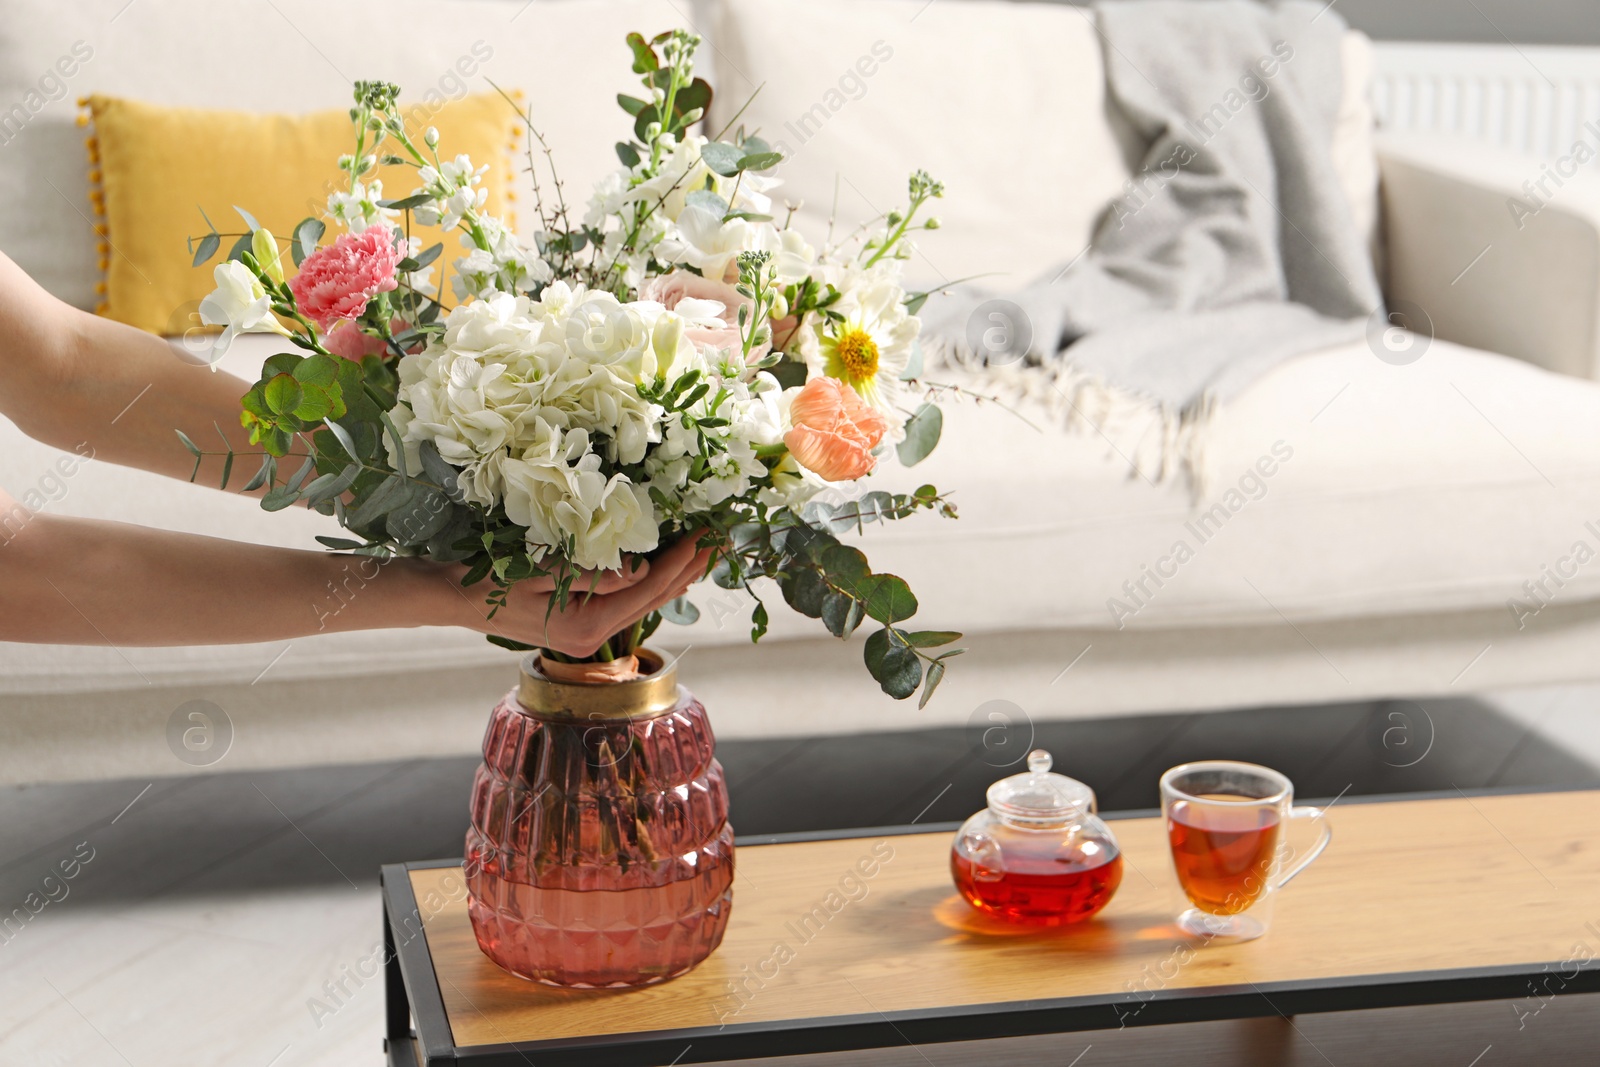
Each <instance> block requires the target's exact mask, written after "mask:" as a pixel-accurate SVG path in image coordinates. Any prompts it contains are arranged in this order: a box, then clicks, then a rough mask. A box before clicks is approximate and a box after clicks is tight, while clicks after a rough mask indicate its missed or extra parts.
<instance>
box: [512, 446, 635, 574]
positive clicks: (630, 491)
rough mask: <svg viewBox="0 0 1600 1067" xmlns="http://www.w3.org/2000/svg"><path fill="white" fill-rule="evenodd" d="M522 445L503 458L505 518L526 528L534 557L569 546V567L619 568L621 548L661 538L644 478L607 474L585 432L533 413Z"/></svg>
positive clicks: (631, 550) (626, 549) (625, 550)
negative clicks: (636, 479) (639, 481)
mask: <svg viewBox="0 0 1600 1067" xmlns="http://www.w3.org/2000/svg"><path fill="white" fill-rule="evenodd" d="M531 429H532V433H531V435H530V439H529V442H528V446H527V448H526V450H525V451H524V452H523V453H522V454H521V455H520V456H516V457H513V458H508V459H506V460H505V461H504V462H503V463H502V464H501V468H500V469H501V475H502V477H503V478H504V481H505V487H506V490H505V506H506V517H507V518H509V519H510V520H511V521H512V522H514V523H516V524H517V525H519V526H526V527H527V528H528V536H527V547H528V552H529V554H530V555H532V556H534V558H535V559H542V558H543V557H544V555H545V554H546V553H547V552H548V551H550V550H551V549H552V548H567V549H568V550H569V551H568V555H567V558H568V560H569V562H571V563H572V564H573V565H574V566H577V567H585V568H594V569H601V570H616V569H618V568H620V567H621V566H622V554H623V553H624V552H648V551H650V550H651V549H653V548H655V547H656V545H657V543H658V534H657V523H656V517H655V508H654V506H653V505H652V504H651V502H650V495H649V493H648V491H647V490H646V489H645V487H644V486H642V485H637V484H635V483H633V482H632V481H630V480H629V479H628V477H627V476H626V475H623V474H613V475H612V476H611V477H610V478H607V477H606V475H605V474H604V473H602V472H601V470H600V457H599V456H598V455H596V454H595V453H594V452H592V451H590V450H589V435H588V434H587V433H586V432H585V431H584V430H581V429H578V430H563V429H561V428H560V427H558V426H554V425H552V424H550V423H548V422H545V421H544V420H542V419H537V420H535V422H534V424H533V426H532V428H531Z"/></svg>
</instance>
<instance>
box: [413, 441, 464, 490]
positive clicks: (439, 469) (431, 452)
mask: <svg viewBox="0 0 1600 1067" xmlns="http://www.w3.org/2000/svg"><path fill="white" fill-rule="evenodd" d="M417 453H418V455H420V456H421V457H422V472H423V473H424V474H426V475H427V476H428V477H429V478H430V479H432V480H433V483H434V484H435V485H437V486H438V487H439V488H440V489H442V490H444V493H445V496H447V497H449V498H450V499H451V500H452V501H454V502H455V503H457V504H460V503H463V502H464V501H465V500H466V498H465V497H464V496H462V495H461V472H460V471H459V470H458V469H456V468H455V467H453V466H451V465H450V463H449V462H448V461H446V460H445V458H444V457H443V456H441V455H439V449H438V448H437V447H436V446H435V445H434V443H433V442H432V441H424V442H422V444H421V445H420V446H419V447H418V448H417Z"/></svg>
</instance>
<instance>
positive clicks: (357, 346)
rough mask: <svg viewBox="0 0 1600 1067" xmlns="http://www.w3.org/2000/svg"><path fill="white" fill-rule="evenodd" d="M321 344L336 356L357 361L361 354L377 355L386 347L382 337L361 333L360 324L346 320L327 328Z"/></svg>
mask: <svg viewBox="0 0 1600 1067" xmlns="http://www.w3.org/2000/svg"><path fill="white" fill-rule="evenodd" d="M322 346H323V347H324V348H326V349H327V350H328V351H329V352H332V353H333V354H334V355H336V356H343V357H344V358H345V359H353V360H356V361H357V362H359V361H360V360H361V357H363V356H373V355H379V354H381V353H383V352H384V351H386V350H387V349H388V347H389V346H388V345H386V344H384V343H383V338H381V337H373V336H372V335H371V334H368V333H363V332H362V330H361V327H360V326H357V325H356V324H355V323H353V322H350V321H349V320H346V321H344V322H341V323H339V325H337V326H335V327H334V328H333V329H331V330H329V331H328V332H327V334H326V335H325V336H324V337H323V338H322Z"/></svg>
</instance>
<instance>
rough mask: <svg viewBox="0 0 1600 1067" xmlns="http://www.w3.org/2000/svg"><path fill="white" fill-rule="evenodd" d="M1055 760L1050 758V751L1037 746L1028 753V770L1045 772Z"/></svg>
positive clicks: (1035, 772)
mask: <svg viewBox="0 0 1600 1067" xmlns="http://www.w3.org/2000/svg"><path fill="white" fill-rule="evenodd" d="M1053 762H1054V761H1053V760H1052V759H1051V758H1050V753H1048V752H1046V751H1045V750H1044V749H1042V748H1036V749H1034V750H1033V751H1032V752H1030V753H1028V770H1030V771H1032V772H1033V773H1034V774H1043V773H1045V772H1046V771H1048V770H1049V769H1050V765H1051V764H1052V763H1053Z"/></svg>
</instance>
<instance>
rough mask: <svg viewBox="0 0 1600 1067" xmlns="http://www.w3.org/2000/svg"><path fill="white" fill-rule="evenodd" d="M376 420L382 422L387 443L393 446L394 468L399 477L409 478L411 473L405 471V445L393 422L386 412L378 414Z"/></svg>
mask: <svg viewBox="0 0 1600 1067" xmlns="http://www.w3.org/2000/svg"><path fill="white" fill-rule="evenodd" d="M378 418H379V419H381V420H382V421H383V428H384V430H385V431H386V432H387V433H388V434H389V442H390V443H391V444H392V445H394V467H395V470H397V471H399V472H400V477H402V478H409V477H411V472H410V471H408V470H406V444H405V441H404V440H402V439H401V437H400V431H399V429H397V428H396V427H395V424H394V420H393V419H391V418H390V417H389V413H388V412H387V411H384V412H380V413H379V415H378Z"/></svg>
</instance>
